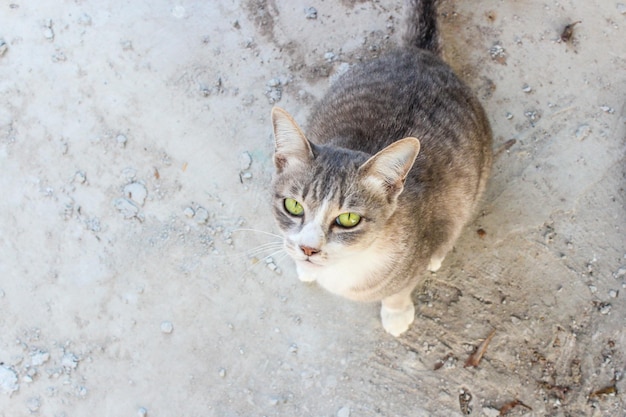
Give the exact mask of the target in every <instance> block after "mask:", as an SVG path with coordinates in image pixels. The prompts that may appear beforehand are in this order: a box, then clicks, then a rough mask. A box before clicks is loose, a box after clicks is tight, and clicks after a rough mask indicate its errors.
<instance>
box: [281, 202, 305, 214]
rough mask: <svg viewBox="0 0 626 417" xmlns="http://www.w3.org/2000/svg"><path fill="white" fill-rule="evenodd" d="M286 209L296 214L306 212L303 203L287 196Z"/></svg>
mask: <svg viewBox="0 0 626 417" xmlns="http://www.w3.org/2000/svg"><path fill="white" fill-rule="evenodd" d="M285 210H287V212H288V213H289V214H292V215H294V216H302V215H303V214H304V208H303V207H302V204H300V203H298V202H297V201H296V200H294V199H293V198H285Z"/></svg>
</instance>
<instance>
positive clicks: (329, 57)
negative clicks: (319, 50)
mask: <svg viewBox="0 0 626 417" xmlns="http://www.w3.org/2000/svg"><path fill="white" fill-rule="evenodd" d="M335 58H336V56H335V54H334V53H332V52H326V53H325V54H324V59H325V60H326V61H328V62H331V61H334V60H335Z"/></svg>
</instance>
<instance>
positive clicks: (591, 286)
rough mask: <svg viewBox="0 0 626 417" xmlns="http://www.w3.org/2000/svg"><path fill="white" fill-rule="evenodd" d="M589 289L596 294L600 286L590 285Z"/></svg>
mask: <svg viewBox="0 0 626 417" xmlns="http://www.w3.org/2000/svg"><path fill="white" fill-rule="evenodd" d="M589 291H591V293H592V294H595V293H597V292H598V287H596V286H595V285H589Z"/></svg>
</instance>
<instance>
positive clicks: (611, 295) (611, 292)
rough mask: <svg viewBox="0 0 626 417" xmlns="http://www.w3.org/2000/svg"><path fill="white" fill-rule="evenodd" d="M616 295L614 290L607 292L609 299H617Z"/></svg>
mask: <svg viewBox="0 0 626 417" xmlns="http://www.w3.org/2000/svg"><path fill="white" fill-rule="evenodd" d="M618 294H619V292H618V291H616V290H610V291H609V297H611V298H617V295H618Z"/></svg>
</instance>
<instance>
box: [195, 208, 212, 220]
mask: <svg viewBox="0 0 626 417" xmlns="http://www.w3.org/2000/svg"><path fill="white" fill-rule="evenodd" d="M194 219H196V222H197V223H198V224H203V223H206V222H207V220H209V212H208V211H207V209H205V208H204V207H198V208H197V209H196V214H195V215H194Z"/></svg>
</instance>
